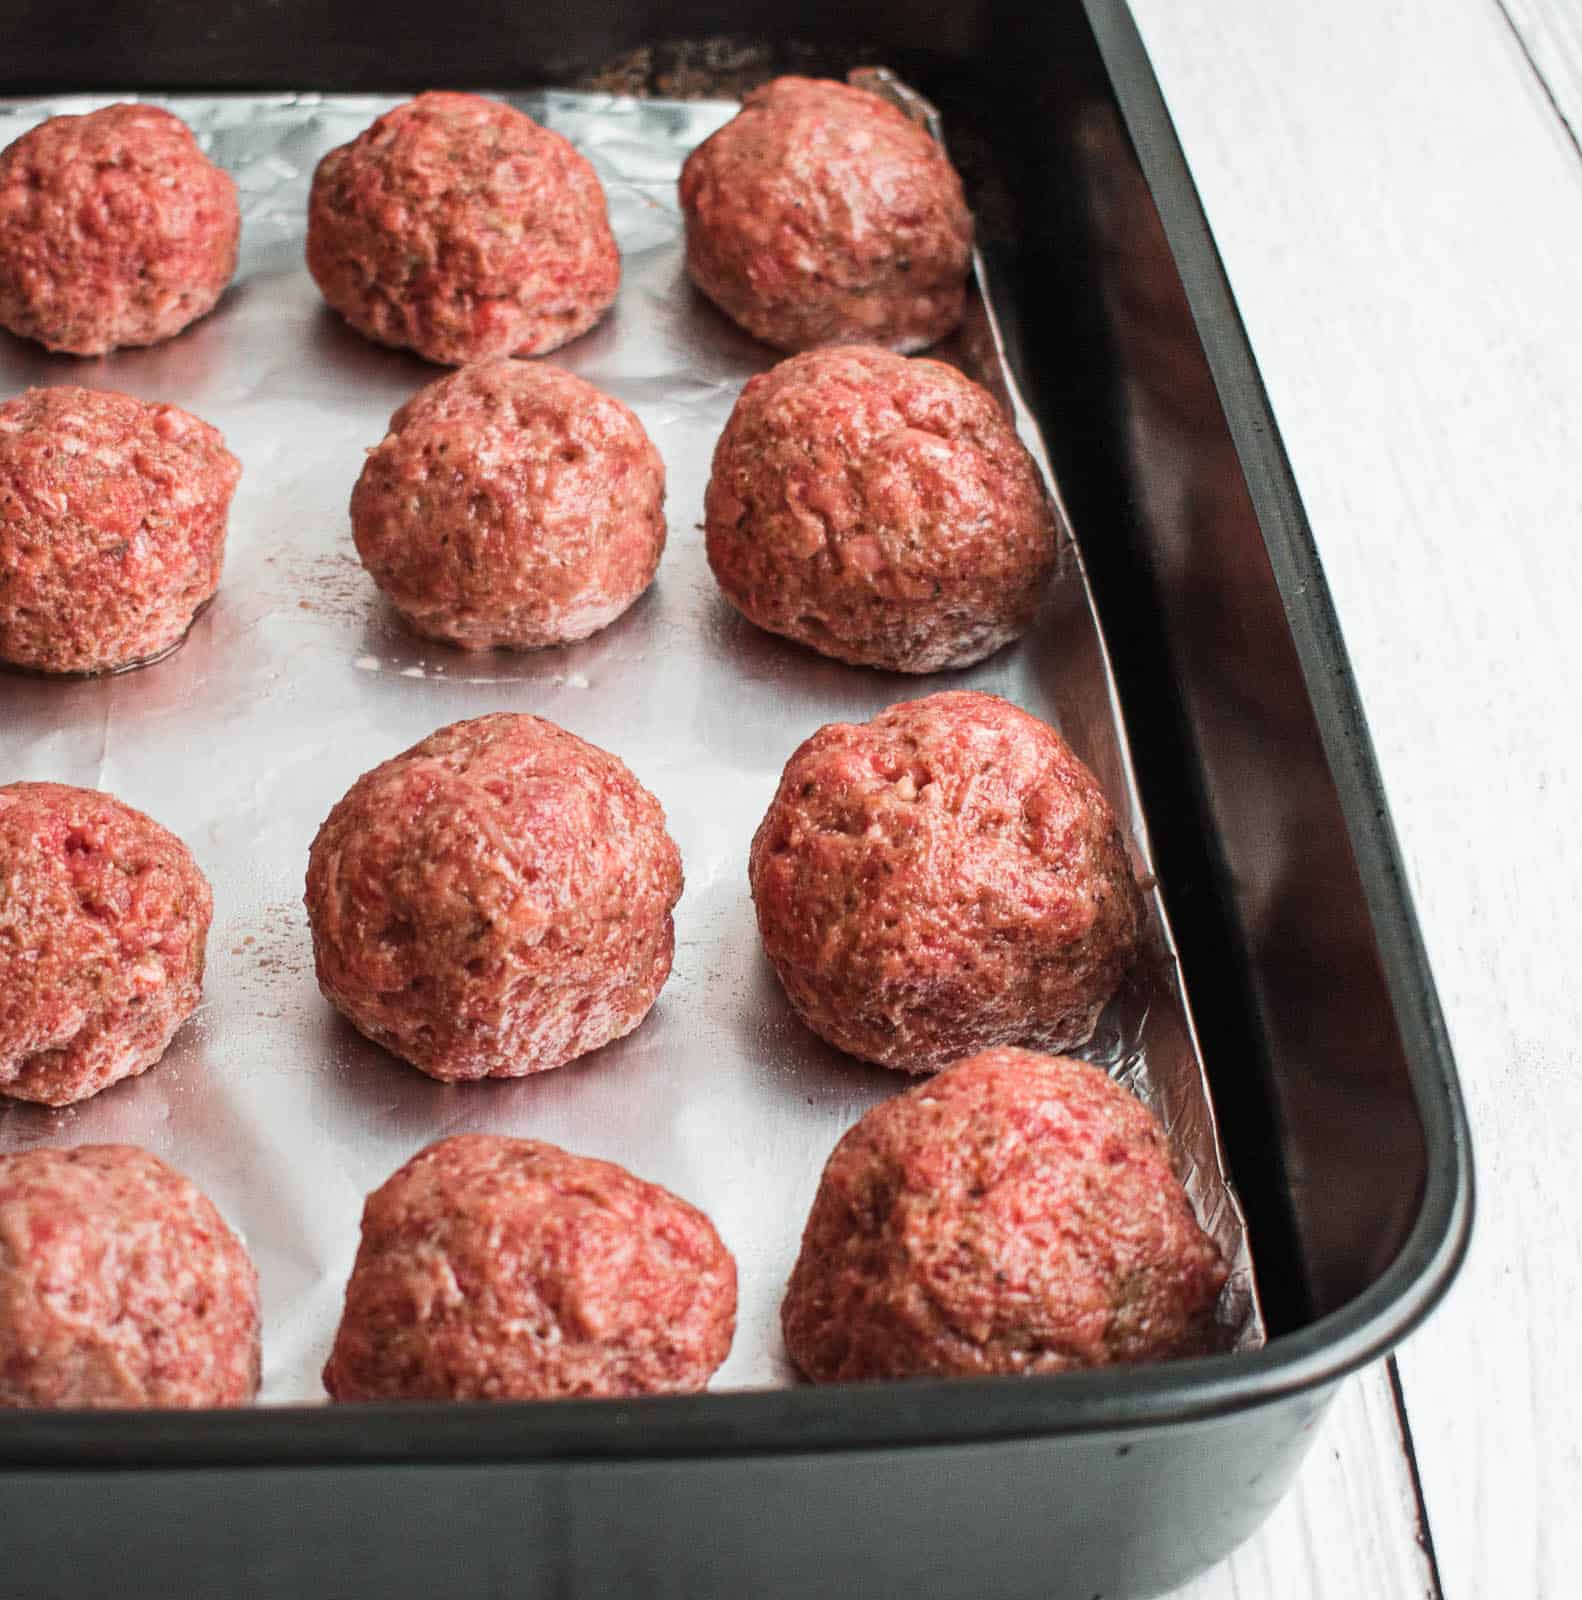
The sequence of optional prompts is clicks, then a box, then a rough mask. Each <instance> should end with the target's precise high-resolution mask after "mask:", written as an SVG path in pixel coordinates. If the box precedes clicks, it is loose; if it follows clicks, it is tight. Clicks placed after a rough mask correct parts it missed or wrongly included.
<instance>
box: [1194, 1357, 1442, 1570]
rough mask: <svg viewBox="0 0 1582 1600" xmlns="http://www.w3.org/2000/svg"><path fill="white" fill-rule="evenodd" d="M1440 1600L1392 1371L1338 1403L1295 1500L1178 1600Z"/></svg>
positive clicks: (1374, 1376) (1346, 1391)
mask: <svg viewBox="0 0 1582 1600" xmlns="http://www.w3.org/2000/svg"><path fill="white" fill-rule="evenodd" d="M1433 1593H1434V1589H1433V1579H1432V1574H1431V1572H1430V1569H1429V1564H1428V1559H1427V1557H1426V1555H1425V1554H1424V1552H1423V1550H1422V1549H1421V1548H1420V1547H1419V1545H1418V1543H1417V1499H1416V1496H1415V1494H1414V1493H1413V1490H1412V1483H1411V1478H1410V1475H1409V1473H1408V1471H1407V1468H1406V1464H1405V1460H1404V1457H1403V1455H1402V1451H1401V1440H1400V1434H1399V1431H1398V1427H1397V1422H1396V1416H1395V1406H1394V1399H1393V1396H1392V1394H1391V1390H1390V1381H1389V1377H1388V1374H1387V1373H1386V1371H1385V1368H1384V1367H1383V1365H1382V1364H1381V1365H1379V1366H1376V1367H1372V1368H1370V1369H1369V1370H1368V1371H1366V1372H1364V1373H1361V1374H1359V1375H1358V1376H1357V1377H1356V1378H1354V1379H1353V1380H1352V1381H1351V1382H1350V1383H1348V1384H1346V1386H1345V1387H1344V1388H1343V1389H1342V1390H1341V1392H1340V1394H1339V1395H1337V1396H1336V1399H1335V1403H1334V1405H1333V1406H1331V1408H1330V1412H1329V1415H1328V1416H1327V1417H1326V1418H1325V1419H1324V1423H1323V1426H1322V1430H1321V1432H1320V1434H1319V1436H1318V1438H1317V1440H1316V1441H1315V1442H1314V1444H1313V1448H1312V1450H1311V1452H1310V1453H1309V1455H1308V1458H1307V1460H1306V1462H1305V1463H1304V1464H1303V1467H1302V1471H1301V1473H1300V1475H1299V1476H1298V1478H1297V1481H1296V1483H1295V1484H1294V1485H1293V1486H1292V1489H1291V1492H1290V1493H1289V1494H1288V1495H1287V1496H1286V1497H1285V1499H1284V1500H1283V1501H1281V1503H1280V1504H1279V1506H1278V1507H1276V1509H1275V1511H1274V1513H1273V1514H1272V1515H1271V1516H1270V1518H1269V1520H1268V1521H1267V1522H1266V1523H1265V1524H1264V1525H1263V1527H1262V1528H1261V1529H1260V1530H1259V1532H1258V1534H1257V1536H1256V1537H1254V1538H1252V1539H1250V1540H1249V1541H1248V1542H1247V1543H1246V1544H1244V1545H1243V1546H1242V1547H1241V1549H1240V1550H1238V1551H1237V1552H1236V1553H1235V1554H1234V1555H1233V1556H1231V1558H1230V1559H1229V1560H1228V1561H1225V1562H1222V1563H1221V1564H1220V1565H1219V1566H1218V1567H1216V1568H1215V1569H1214V1570H1213V1571H1212V1572H1209V1573H1205V1574H1204V1576H1203V1577H1201V1578H1199V1579H1198V1580H1197V1581H1196V1582H1195V1583H1190V1584H1188V1585H1187V1586H1186V1587H1185V1588H1182V1589H1179V1590H1177V1591H1176V1592H1175V1596H1174V1600H1417V1597H1419V1596H1432V1595H1433Z"/></svg>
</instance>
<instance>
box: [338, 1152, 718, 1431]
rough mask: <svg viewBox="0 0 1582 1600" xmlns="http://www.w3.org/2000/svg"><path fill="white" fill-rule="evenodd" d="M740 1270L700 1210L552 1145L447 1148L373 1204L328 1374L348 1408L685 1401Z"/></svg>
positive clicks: (708, 1361) (377, 1194) (697, 1384)
mask: <svg viewBox="0 0 1582 1600" xmlns="http://www.w3.org/2000/svg"><path fill="white" fill-rule="evenodd" d="M735 1327H736V1263H735V1261H733V1260H732V1259H731V1254H730V1252H729V1251H728V1250H727V1249H726V1248H725V1246H724V1245H723V1244H721V1243H720V1236H719V1235H718V1234H717V1233H716V1232H715V1231H714V1225H713V1224H712V1223H711V1222H710V1221H709V1219H708V1218H707V1217H706V1216H704V1215H703V1213H702V1212H701V1211H699V1210H698V1209H697V1208H696V1207H695V1206H690V1205H688V1204H687V1202H686V1201H685V1200H681V1199H678V1198H677V1197H676V1196H675V1195H673V1194H671V1193H670V1192H669V1191H668V1190H666V1189H661V1188H660V1187H659V1185H658V1184H654V1183H644V1182H643V1181H642V1179H641V1178H635V1177H633V1176H632V1174H631V1173H629V1172H627V1171H626V1170H625V1168H624V1167H618V1166H615V1165H614V1164H612V1163H611V1162H608V1161H594V1160H592V1159H590V1158H589V1157H587V1156H574V1155H570V1154H568V1153H567V1152H566V1151H564V1150H561V1149H557V1148H556V1146H554V1145H552V1144H543V1143H541V1142H540V1141H538V1140H536V1139H507V1138H502V1137H498V1136H493V1135H488V1134H479V1133H473V1134H463V1135H461V1136H460V1137H458V1138H453V1139H441V1140H440V1141H439V1143H438V1144H431V1145H430V1146H429V1147H428V1148H427V1149H426V1150H424V1151H422V1152H421V1153H420V1154H419V1155H417V1156H414V1157H413V1159H412V1160H411V1161H409V1162H407V1164H406V1165H405V1166H404V1167H402V1168H401V1170H400V1171H399V1172H397V1173H396V1174H395V1176H394V1177H392V1178H391V1179H390V1180H389V1181H388V1182H387V1183H385V1184H384V1185H383V1186H382V1187H381V1188H379V1189H376V1190H375V1191H374V1192H373V1193H372V1194H371V1195H369V1197H368V1204H367V1206H366V1207H365V1208H364V1210H363V1234H362V1245H361V1247H360V1248H359V1249H358V1252H357V1262H356V1265H355V1266H354V1267H353V1268H352V1276H351V1282H350V1283H348V1284H347V1286H346V1311H345V1314H344V1315H343V1317H342V1318H341V1325H340V1331H339V1332H338V1333H337V1335H336V1338H335V1348H334V1350H333V1351H332V1352H331V1354H330V1359H329V1363H328V1365H327V1366H326V1367H325V1368H324V1387H325V1388H326V1389H327V1390H328V1391H329V1392H330V1394H331V1395H332V1396H333V1397H334V1398H335V1399H337V1400H558V1399H563V1398H566V1397H569V1396H572V1395H611V1396H624V1395H638V1394H687V1393H691V1392H693V1391H695V1390H698V1389H702V1388H703V1387H704V1386H705V1385H706V1384H707V1383H708V1381H709V1377H710V1375H711V1374H712V1373H713V1372H714V1370H715V1368H716V1367H718V1366H719V1364H720V1363H721V1362H722V1361H723V1360H724V1359H725V1357H726V1355H727V1354H728V1353H729V1351H730V1347H731V1337H732V1334H733V1333H734V1332H735Z"/></svg>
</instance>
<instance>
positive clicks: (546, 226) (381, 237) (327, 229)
mask: <svg viewBox="0 0 1582 1600" xmlns="http://www.w3.org/2000/svg"><path fill="white" fill-rule="evenodd" d="M307 260H308V270H309V272H311V273H312V275H313V280H314V282H315V283H317V284H318V286H319V289H320V291H321V292H322V294H323V295H324V298H325V299H326V300H327V301H328V302H329V303H330V305H331V306H333V307H334V309H335V310H336V311H338V312H339V313H340V314H341V315H342V316H343V317H344V318H345V319H346V320H347V321H348V322H349V323H350V324H351V325H352V327H354V328H355V329H357V331H358V332H359V333H361V334H364V335H366V336H367V337H368V338H370V339H373V340H375V341H377V342H378V343H380V344H388V345H395V346H397V347H399V348H403V349H409V350H415V351H416V352H417V353H418V354H419V355H420V356H422V357H424V359H425V360H428V361H434V362H438V363H439V364H441V365H443V366H461V365H462V364H463V363H465V362H468V361H479V360H482V359H483V358H484V357H486V356H497V355H518V356H530V355H545V354H547V353H548V352H549V351H551V350H556V349H558V348H559V347H560V346H561V345H563V344H565V343H566V342H567V341H568V340H570V339H574V338H576V337H577V335H578V334H581V333H586V332H587V330H588V329H589V328H591V327H592V326H593V325H594V323H595V322H597V321H598V320H599V318H600V317H602V316H603V315H604V313H605V312H606V311H607V310H608V309H609V306H610V303H611V301H613V300H614V299H615V291H616V289H617V287H618V286H619V284H620V278H621V262H620V254H619V252H618V251H617V249H616V246H615V236H614V235H613V234H612V233H611V231H610V221H609V217H608V214H607V212H606V209H605V201H604V189H603V186H602V185H601V184H600V182H599V179H598V175H597V174H596V173H595V172H594V170H593V168H592V166H591V165H590V164H589V163H588V161H587V160H586V159H585V158H584V157H583V156H581V155H580V154H578V152H577V151H576V150H575V149H574V148H573V147H572V146H571V144H570V143H569V142H568V141H567V140H565V139H563V138H562V137H561V136H560V135H559V134H558V133H552V132H551V131H550V130H549V129H548V128H542V127H540V126H539V125H538V124H537V123H536V122H534V121H533V119H532V118H531V117H529V116H528V115H527V114H526V113H525V112H521V111H517V110H516V109H515V108H514V107H512V106H508V105H503V104H502V103H501V102H499V101H497V100H486V99H484V98H483V97H481V96H479V95H475V94H452V93H445V92H436V93H430V94H422V95H419V96H418V97H417V98H416V99H415V100H408V101H406V102H405V103H404V104H402V105H399V106H397V107H395V109H394V110H392V111H387V112H386V113H385V114H384V116H382V117H380V118H379V119H378V120H377V121H376V122H374V123H373V124H372V126H370V127H368V128H366V129H364V130H363V132H362V133H360V134H359V135H358V136H357V137H356V138H355V139H354V140H352V141H351V143H350V144H344V145H341V146H340V147H339V148H338V149H335V150H332V151H330V153H329V154H328V155H327V156H325V157H324V159H323V160H322V161H321V162H320V163H319V165H318V170H317V171H316V172H315V173H314V175H313V190H312V194H311V196H310V198H309V202H308V244H307Z"/></svg>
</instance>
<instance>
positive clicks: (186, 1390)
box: [0, 1144, 259, 1410]
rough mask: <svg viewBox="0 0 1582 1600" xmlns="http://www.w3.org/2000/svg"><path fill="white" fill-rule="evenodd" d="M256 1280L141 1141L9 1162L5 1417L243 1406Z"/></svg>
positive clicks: (2, 1365)
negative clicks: (21, 1412) (76, 1410)
mask: <svg viewBox="0 0 1582 1600" xmlns="http://www.w3.org/2000/svg"><path fill="white" fill-rule="evenodd" d="M258 1365H259V1340H258V1275H257V1273H256V1272H254V1270H253V1264H252V1262H251V1261H250V1260H248V1257H247V1252H246V1250H244V1249H243V1248H242V1245H241V1243H240V1241H239V1240H238V1239H237V1238H236V1235H235V1234H233V1233H232V1232H231V1230H230V1229H229V1228H227V1227H226V1225H225V1223H224V1222H223V1221H222V1220H221V1217H220V1214H219V1212H218V1211H216V1210H215V1209H214V1207H213V1206H212V1205H211V1204H210V1203H209V1201H208V1200H207V1199H206V1198H205V1197H204V1195H203V1194H201V1193H200V1192H199V1191H198V1190H197V1189H196V1188H195V1187H194V1186H193V1185H192V1184H191V1183H189V1182H188V1181H187V1179H185V1178H184V1177H182V1175H181V1174H180V1173H179V1172H176V1171H174V1170H173V1169H172V1168H170V1167H167V1166H166V1165H165V1163H164V1162H163V1161H160V1160H159V1159H158V1158H157V1157H155V1156H151V1155H150V1154H149V1153H148V1152H147V1151H146V1150H136V1149H133V1148H132V1147H131V1146H130V1145H119V1144H97V1145H93V1144H90V1145H82V1146H79V1147H78V1148H77V1149H75V1150H51V1149H36V1150H28V1151H24V1152H23V1153H22V1154H20V1155H0V1410H4V1409H6V1408H18V1407H32V1408H51V1409H59V1408H72V1407H101V1406H104V1407H109V1406H115V1407H149V1408H177V1407H181V1408H196V1407H202V1406H239V1405H245V1404H246V1403H247V1402H248V1401H249V1400H251V1399H252V1398H253V1396H254V1395H255V1394H256V1393H257V1392H258Z"/></svg>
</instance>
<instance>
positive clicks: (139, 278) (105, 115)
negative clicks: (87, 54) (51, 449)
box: [0, 105, 241, 356]
mask: <svg viewBox="0 0 1582 1600" xmlns="http://www.w3.org/2000/svg"><path fill="white" fill-rule="evenodd" d="M240 232H241V215H240V213H239V212H238V210H237V205H236V185H235V184H234V183H233V182H232V181H231V179H230V177H229V175H228V174H227V173H225V172H223V171H221V170H220V168H219V167H217V166H215V165H214V164H213V162H211V161H210V160H209V159H208V157H207V156H205V155H204V154H203V152H202V151H201V150H200V149H199V148H198V143H197V140H195V139H194V138H193V136H192V130H191V129H190V128H188V126H187V125H186V123H184V122H183V121H182V120H181V119H180V118H179V117H175V116H172V115H171V113H170V112H168V111H163V110H161V109H160V108H159V107H158V106H149V105H114V106H106V107H105V108H104V109H103V110H102V111H90V112H89V113H88V114H87V115H86V116H80V117H51V118H50V119H49V120H48V121H47V122H43V123H41V124H40V125H39V126H38V127H36V128H31V129H29V130H28V132H26V133H24V134H23V135H22V136H21V138H19V139H17V140H15V141H14V142H13V143H12V144H10V145H8V146H7V147H6V149H5V150H4V151H0V326H4V327H6V328H9V329H10V330H11V332H12V333H16V334H20V335H21V336H22V337H23V338H25V339H36V340H38V341H39V343H40V344H42V345H44V346H45V348H46V349H49V350H55V351H62V352H65V353H67V354H70V355H78V356H96V355H103V354H104V353H105V352H106V351H108V350H115V349H118V348H120V347H122V346H126V345H148V344H158V343H159V342H160V340H162V339H169V338H171V337H173V336H174V335H175V334H178V333H180V332H181V330H182V329H183V328H185V327H186V326H187V325H188V324H189V323H191V322H195V321H196V320H197V319H198V318H199V317H201V316H203V315H204V314H205V313H206V312H208V311H210V310H212V309H213V307H214V304H215V302H216V301H217V300H218V299H219V298H220V295H221V294H222V293H223V292H224V290H225V286H226V285H227V284H228V283H229V282H230V281H231V276H232V274H233V273H234V272H235V271H236V246H237V239H238V237H239V235H240Z"/></svg>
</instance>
